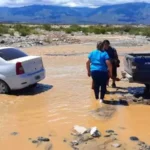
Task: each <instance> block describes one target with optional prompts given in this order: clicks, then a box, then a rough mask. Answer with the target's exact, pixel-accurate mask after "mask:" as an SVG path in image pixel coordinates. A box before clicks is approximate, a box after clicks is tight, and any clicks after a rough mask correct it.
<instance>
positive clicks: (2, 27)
mask: <svg viewBox="0 0 150 150" xmlns="http://www.w3.org/2000/svg"><path fill="white" fill-rule="evenodd" d="M8 31H9V27H8V26H6V25H3V24H1V25H0V34H1V35H3V34H7V33H8Z"/></svg>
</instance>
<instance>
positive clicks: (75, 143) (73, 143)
mask: <svg viewBox="0 0 150 150" xmlns="http://www.w3.org/2000/svg"><path fill="white" fill-rule="evenodd" d="M71 145H72V146H77V145H79V142H78V141H77V140H74V141H71Z"/></svg>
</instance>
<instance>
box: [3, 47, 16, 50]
mask: <svg viewBox="0 0 150 150" xmlns="http://www.w3.org/2000/svg"><path fill="white" fill-rule="evenodd" d="M8 48H12V49H17V48H15V47H0V50H4V49H8Z"/></svg>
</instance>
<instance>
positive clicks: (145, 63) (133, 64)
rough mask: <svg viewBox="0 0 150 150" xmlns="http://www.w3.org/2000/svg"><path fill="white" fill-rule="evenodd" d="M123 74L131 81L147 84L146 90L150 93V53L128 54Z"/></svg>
mask: <svg viewBox="0 0 150 150" xmlns="http://www.w3.org/2000/svg"><path fill="white" fill-rule="evenodd" d="M122 76H123V77H126V78H128V80H129V82H130V83H133V82H134V83H141V84H145V86H146V88H145V92H146V93H150V53H131V54H126V55H125V58H124V72H122Z"/></svg>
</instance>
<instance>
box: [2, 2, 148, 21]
mask: <svg viewBox="0 0 150 150" xmlns="http://www.w3.org/2000/svg"><path fill="white" fill-rule="evenodd" d="M0 22H10V23H13V22H20V23H53V24H54V23H56V24H100V23H107V24H150V4H149V3H125V4H117V5H107V6H102V7H99V8H86V7H82V8H80V7H63V6H51V5H31V6H24V7H19V8H18V7H16V8H9V7H0Z"/></svg>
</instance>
